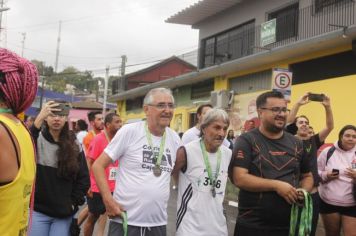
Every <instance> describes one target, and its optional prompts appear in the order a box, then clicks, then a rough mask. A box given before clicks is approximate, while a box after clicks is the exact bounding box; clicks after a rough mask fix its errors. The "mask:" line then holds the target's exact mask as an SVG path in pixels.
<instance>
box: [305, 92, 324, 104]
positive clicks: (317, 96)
mask: <svg viewBox="0 0 356 236" xmlns="http://www.w3.org/2000/svg"><path fill="white" fill-rule="evenodd" d="M308 99H309V100H310V101H314V102H322V101H324V99H325V95H324V94H322V93H321V94H317V93H309V94H308Z"/></svg>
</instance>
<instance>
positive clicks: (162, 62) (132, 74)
mask: <svg viewBox="0 0 356 236" xmlns="http://www.w3.org/2000/svg"><path fill="white" fill-rule="evenodd" d="M171 61H177V62H179V63H181V64H184V65H186V66H187V67H189V68H191V69H192V70H196V69H197V68H196V66H194V65H192V64H190V63H189V62H187V61H184V60H182V59H180V58H179V57H177V56H171V57H169V58H167V59H164V60H163V61H161V62H159V63H157V64H154V65H152V66H149V67H146V68H144V69H142V70H138V71H135V72H132V73H130V74H127V75H125V77H126V78H130V77H132V76H134V75H139V74H143V73H146V72H147V71H150V70H153V69H155V68H157V67H161V66H163V65H164V64H167V63H168V62H171Z"/></svg>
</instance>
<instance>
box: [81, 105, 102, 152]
mask: <svg viewBox="0 0 356 236" xmlns="http://www.w3.org/2000/svg"><path fill="white" fill-rule="evenodd" d="M88 119H89V123H90V126H91V127H92V130H91V131H89V132H88V134H87V135H86V136H85V137H84V139H83V147H84V152H85V155H87V152H88V149H89V146H90V143H91V141H92V140H93V138H94V137H95V136H96V135H97V134H99V133H100V132H101V131H102V130H103V115H102V114H101V112H100V111H91V112H89V113H88Z"/></svg>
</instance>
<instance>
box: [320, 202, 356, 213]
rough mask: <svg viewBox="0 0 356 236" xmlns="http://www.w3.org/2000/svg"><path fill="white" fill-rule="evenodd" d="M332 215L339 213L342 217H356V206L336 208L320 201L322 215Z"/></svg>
mask: <svg viewBox="0 0 356 236" xmlns="http://www.w3.org/2000/svg"><path fill="white" fill-rule="evenodd" d="M331 213H339V214H340V215H344V216H350V217H356V205H355V206H349V207H343V206H335V205H331V204H328V203H326V202H324V201H323V200H322V199H320V214H331Z"/></svg>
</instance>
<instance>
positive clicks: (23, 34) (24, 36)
mask: <svg viewBox="0 0 356 236" xmlns="http://www.w3.org/2000/svg"><path fill="white" fill-rule="evenodd" d="M21 34H22V42H21V43H22V51H21V56H22V57H23V52H24V50H25V40H26V33H21Z"/></svg>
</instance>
